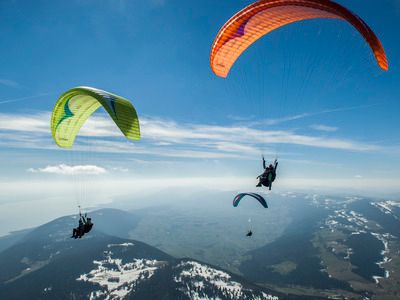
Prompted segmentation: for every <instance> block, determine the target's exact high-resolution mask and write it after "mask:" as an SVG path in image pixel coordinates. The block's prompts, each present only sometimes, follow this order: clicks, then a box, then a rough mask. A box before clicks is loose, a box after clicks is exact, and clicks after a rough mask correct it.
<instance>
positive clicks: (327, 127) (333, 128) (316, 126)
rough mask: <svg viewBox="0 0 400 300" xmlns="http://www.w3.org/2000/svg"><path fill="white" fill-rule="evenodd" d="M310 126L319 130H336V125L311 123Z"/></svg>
mask: <svg viewBox="0 0 400 300" xmlns="http://www.w3.org/2000/svg"><path fill="white" fill-rule="evenodd" d="M310 128H312V129H315V130H319V131H325V132H335V131H337V130H338V128H337V127H334V126H327V125H322V124H315V125H311V126H310Z"/></svg>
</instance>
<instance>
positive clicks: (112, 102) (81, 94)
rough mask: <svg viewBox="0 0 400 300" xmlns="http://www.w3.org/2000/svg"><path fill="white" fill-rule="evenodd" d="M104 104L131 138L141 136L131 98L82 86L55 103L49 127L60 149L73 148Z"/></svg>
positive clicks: (63, 95)
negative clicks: (87, 121) (83, 128)
mask: <svg viewBox="0 0 400 300" xmlns="http://www.w3.org/2000/svg"><path fill="white" fill-rule="evenodd" d="M101 106H103V107H104V108H105V110H106V111H107V112H108V114H109V115H110V117H111V118H112V119H113V120H114V122H115V124H116V125H117V126H118V127H119V129H120V130H121V132H122V133H123V134H124V135H125V136H126V137H127V138H128V139H130V140H139V139H140V127H139V118H138V116H137V113H136V110H135V108H134V107H133V105H132V103H131V102H130V101H129V100H127V99H125V98H123V97H121V96H118V95H115V94H111V93H109V92H106V91H103V90H99V89H96V88H92V87H85V86H80V87H76V88H73V89H70V90H68V91H66V92H65V93H64V94H62V95H61V96H60V98H59V99H58V100H57V102H56V104H55V106H54V109H53V112H52V115H51V124H50V126H51V133H52V135H53V138H54V141H55V142H56V144H57V145H58V146H60V147H61V148H71V147H72V145H73V144H74V141H75V138H76V136H77V134H78V132H79V130H80V128H81V127H82V125H83V124H84V123H85V122H86V120H87V119H88V118H89V117H90V116H91V115H92V114H93V113H94V112H95V111H96V110H97V109H98V108H99V107H101Z"/></svg>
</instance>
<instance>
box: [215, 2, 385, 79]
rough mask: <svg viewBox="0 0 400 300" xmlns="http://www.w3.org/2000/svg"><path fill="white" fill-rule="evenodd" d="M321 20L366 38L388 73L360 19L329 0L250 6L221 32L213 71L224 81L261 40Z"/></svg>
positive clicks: (381, 52) (376, 43)
mask: <svg viewBox="0 0 400 300" xmlns="http://www.w3.org/2000/svg"><path fill="white" fill-rule="evenodd" d="M321 18H328V19H339V20H342V21H345V22H348V23H349V24H351V25H352V26H353V27H354V28H355V29H356V30H358V32H359V33H360V34H361V35H362V36H363V37H364V39H365V41H366V42H367V43H368V45H369V46H370V48H371V49H372V51H373V53H374V55H375V59H376V61H377V63H378V65H379V66H380V67H381V69H382V70H384V71H387V70H388V68H389V66H388V61H387V58H386V54H385V50H384V49H383V46H382V44H381V42H380V41H379V39H378V38H377V36H376V35H375V33H374V32H373V31H372V30H371V28H370V27H369V26H368V25H367V24H366V23H365V22H364V21H363V20H362V19H361V18H360V17H359V16H357V15H355V14H354V13H352V12H351V11H349V10H348V9H347V8H345V7H343V6H341V5H340V4H337V3H335V2H333V1H330V0H260V1H257V2H255V3H253V4H251V5H249V6H247V7H246V8H244V9H242V10H241V11H239V12H238V13H237V14H235V15H234V16H233V17H232V18H231V19H230V20H229V21H228V22H226V23H225V25H224V26H223V27H222V28H221V29H220V31H219V32H218V35H217V37H216V38H215V40H214V43H213V45H212V48H211V54H210V64H211V68H212V70H213V72H214V73H215V74H216V75H217V76H220V77H224V78H225V77H227V76H228V73H229V70H230V69H231V67H232V65H233V64H234V63H235V61H236V60H237V59H238V57H239V56H240V55H241V54H242V53H243V51H245V50H246V49H247V48H248V47H249V46H250V45H251V44H252V43H254V42H255V41H256V40H258V39H259V38H261V37H262V36H264V35H266V34H268V33H270V32H271V31H273V30H275V29H277V28H280V27H282V26H285V25H287V24H290V23H294V22H298V21H303V20H309V19H321Z"/></svg>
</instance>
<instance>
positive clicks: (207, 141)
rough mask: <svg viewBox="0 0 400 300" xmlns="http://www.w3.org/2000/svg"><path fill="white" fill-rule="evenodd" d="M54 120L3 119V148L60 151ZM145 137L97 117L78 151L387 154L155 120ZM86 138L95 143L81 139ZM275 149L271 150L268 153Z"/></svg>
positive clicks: (330, 141) (348, 144) (147, 122)
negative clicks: (292, 148) (281, 149)
mask: <svg viewBox="0 0 400 300" xmlns="http://www.w3.org/2000/svg"><path fill="white" fill-rule="evenodd" d="M49 120H50V113H37V114H30V115H17V114H4V113H3V114H1V113H0V136H1V141H0V145H1V146H3V147H14V148H33V149H54V150H55V149H58V148H57V146H56V145H55V144H54V142H53V141H52V137H51V132H50V126H49ZM141 133H142V139H141V141H139V142H130V141H128V140H126V139H124V138H123V136H122V134H121V133H120V131H119V129H118V128H117V126H116V125H115V124H114V122H113V121H112V120H111V119H110V118H108V117H105V116H99V115H95V116H92V117H91V118H89V119H88V120H87V122H86V123H85V124H84V125H83V127H82V129H81V131H80V133H79V137H80V138H78V140H77V141H76V143H75V145H74V149H75V150H76V151H80V150H81V151H86V150H87V149H88V148H89V146H88V144H90V151H93V152H107V153H134V154H141V155H155V156H164V157H176V158H200V159H204V158H207V159H218V158H251V157H254V155H257V154H259V153H261V152H263V153H264V154H268V153H273V152H275V151H273V148H274V147H275V146H276V145H280V144H287V145H297V146H299V145H300V146H307V147H315V148H325V149H337V150H345V151H357V152H362V151H377V150H381V149H382V147H380V146H378V145H374V144H368V143H363V142H358V141H354V140H350V139H338V138H327V137H323V136H317V135H314V136H313V135H305V134H298V133H296V131H292V130H262V129H256V128H252V127H249V126H244V125H225V126H222V125H207V124H188V123H176V122H174V121H171V120H164V119H159V118H150V117H141ZM82 136H90V137H91V138H90V139H82V138H81V137H82ZM99 137H102V139H99ZM267 147H268V148H267ZM271 147H272V149H269V148H271ZM85 149H86V150H85Z"/></svg>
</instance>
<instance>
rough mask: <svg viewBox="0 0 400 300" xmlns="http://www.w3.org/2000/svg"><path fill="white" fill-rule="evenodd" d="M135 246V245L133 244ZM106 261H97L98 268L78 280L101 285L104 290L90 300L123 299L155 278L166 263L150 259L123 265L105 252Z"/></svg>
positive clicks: (120, 260)
mask: <svg viewBox="0 0 400 300" xmlns="http://www.w3.org/2000/svg"><path fill="white" fill-rule="evenodd" d="M127 244H130V243H125V244H119V245H116V244H112V245H108V247H109V248H110V247H117V246H120V247H127V246H130V245H127ZM132 245H133V244H132ZM104 253H105V256H106V257H105V259H103V260H95V261H93V264H94V265H96V268H95V269H93V270H91V271H90V272H89V273H86V274H82V275H80V276H79V277H78V278H77V279H76V280H78V281H84V282H91V283H94V284H98V285H100V286H101V287H102V288H103V289H102V290H98V291H94V292H92V293H91V294H90V299H98V298H102V299H123V298H124V297H125V296H126V295H128V294H129V293H131V292H134V291H135V287H136V286H137V284H138V283H140V282H141V281H144V280H147V279H149V278H150V277H152V276H153V274H154V272H155V271H156V270H157V269H159V268H161V267H163V266H164V265H165V262H161V261H157V260H148V259H134V260H133V261H130V262H127V263H123V262H122V259H119V258H113V257H112V255H113V253H112V252H111V251H105V252H104Z"/></svg>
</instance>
